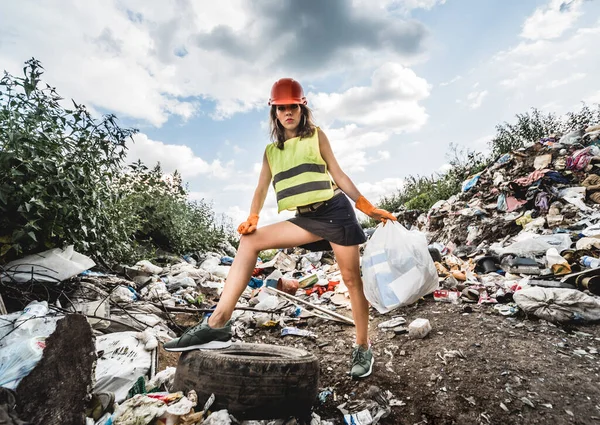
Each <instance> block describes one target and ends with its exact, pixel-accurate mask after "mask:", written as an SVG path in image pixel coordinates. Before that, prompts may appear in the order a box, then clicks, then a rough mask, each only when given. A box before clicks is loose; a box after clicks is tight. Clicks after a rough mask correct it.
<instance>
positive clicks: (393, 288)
mask: <svg viewBox="0 0 600 425" xmlns="http://www.w3.org/2000/svg"><path fill="white" fill-rule="evenodd" d="M362 273H363V281H364V291H365V296H366V297H367V300H368V301H369V302H370V303H371V305H372V306H373V307H375V308H376V309H377V310H378V311H379V312H380V313H387V312H388V311H390V310H392V309H394V308H396V307H400V306H405V305H409V304H412V303H414V302H416V301H417V300H418V299H419V298H421V297H423V296H425V295H427V294H429V293H431V292H433V291H435V290H436V289H438V288H439V283H438V275H437V270H436V268H435V265H434V264H433V260H432V259H431V255H430V254H429V249H428V246H427V238H426V237H425V235H424V234H423V233H421V232H419V231H417V230H410V231H409V230H407V229H406V228H405V227H404V226H402V225H401V224H400V223H397V222H388V223H387V224H386V225H385V226H383V225H380V226H378V227H377V229H376V230H375V232H374V233H373V236H371V239H369V241H368V242H367V245H366V247H365V251H364V254H363V259H362Z"/></svg>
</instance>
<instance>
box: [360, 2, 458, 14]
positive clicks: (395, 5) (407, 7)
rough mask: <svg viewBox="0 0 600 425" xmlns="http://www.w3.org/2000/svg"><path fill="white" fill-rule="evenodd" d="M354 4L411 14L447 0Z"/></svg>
mask: <svg viewBox="0 0 600 425" xmlns="http://www.w3.org/2000/svg"><path fill="white" fill-rule="evenodd" d="M353 3H354V4H356V5H358V6H363V7H369V8H376V9H394V10H396V9H399V10H401V11H402V12H410V11H411V10H414V9H425V10H430V9H433V8H434V7H435V6H438V5H442V4H444V3H446V0H353Z"/></svg>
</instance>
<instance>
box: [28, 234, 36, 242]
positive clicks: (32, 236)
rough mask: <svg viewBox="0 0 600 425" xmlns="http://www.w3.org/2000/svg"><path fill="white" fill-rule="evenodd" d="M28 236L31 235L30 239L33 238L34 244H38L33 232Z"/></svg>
mask: <svg viewBox="0 0 600 425" xmlns="http://www.w3.org/2000/svg"><path fill="white" fill-rule="evenodd" d="M27 234H28V235H29V237H30V238H31V239H32V240H33V241H34V242H37V241H38V240H37V238H36V237H35V233H33V232H27Z"/></svg>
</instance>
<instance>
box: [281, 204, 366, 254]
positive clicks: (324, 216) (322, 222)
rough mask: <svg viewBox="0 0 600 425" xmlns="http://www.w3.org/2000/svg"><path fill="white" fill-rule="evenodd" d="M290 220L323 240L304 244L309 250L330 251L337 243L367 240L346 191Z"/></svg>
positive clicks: (346, 244) (348, 244)
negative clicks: (332, 245) (313, 209)
mask: <svg viewBox="0 0 600 425" xmlns="http://www.w3.org/2000/svg"><path fill="white" fill-rule="evenodd" d="M288 221H290V222H292V223H294V224H295V225H296V226H300V227H302V228H303V229H304V230H308V231H309V232H310V233H313V234H315V235H317V236H320V237H322V238H323V240H320V241H316V242H312V243H309V244H306V245H302V246H301V248H304V249H308V250H309V251H330V250H331V249H332V248H331V244H330V242H333V243H334V244H336V245H343V246H352V245H360V244H361V243H364V242H366V240H367V237H366V236H365V232H363V229H362V228H361V227H360V224H358V220H357V219H356V214H355V213H354V209H353V208H352V204H351V203H350V201H349V200H348V198H347V197H346V195H345V194H344V193H338V194H337V195H335V196H334V197H333V198H331V199H330V200H328V201H325V203H324V204H323V205H321V206H320V207H319V208H317V209H316V210H315V211H309V212H305V213H302V214H300V213H299V212H297V213H296V217H294V218H290V219H289V220H288Z"/></svg>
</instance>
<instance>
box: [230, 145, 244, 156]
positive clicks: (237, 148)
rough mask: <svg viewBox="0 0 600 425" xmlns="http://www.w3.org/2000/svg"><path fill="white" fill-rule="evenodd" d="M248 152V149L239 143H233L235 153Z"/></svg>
mask: <svg viewBox="0 0 600 425" xmlns="http://www.w3.org/2000/svg"><path fill="white" fill-rule="evenodd" d="M245 152H247V151H246V149H244V148H241V147H239V146H238V145H233V153H234V154H236V155H238V154H240V153H245Z"/></svg>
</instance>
